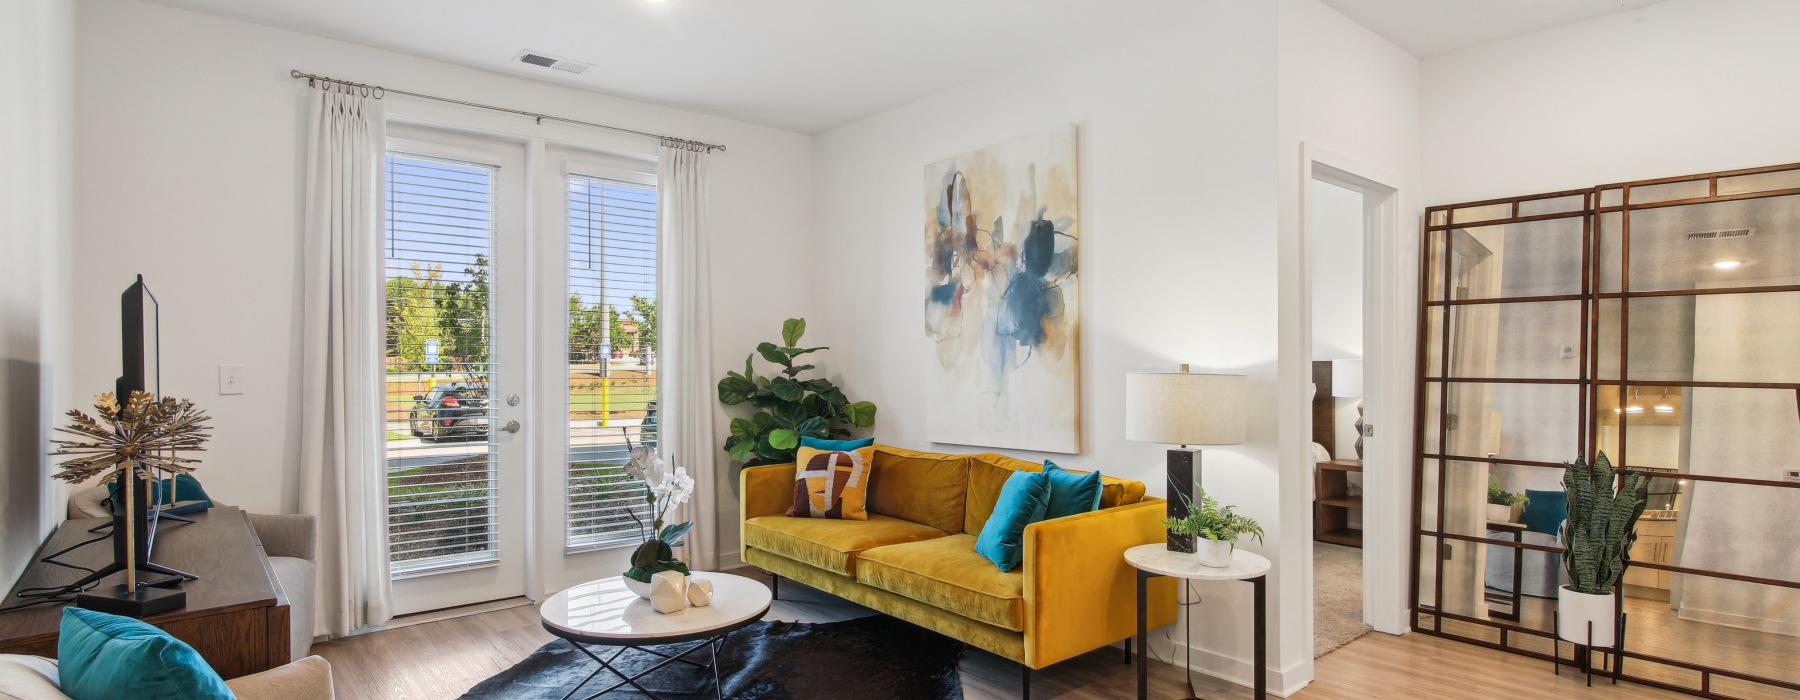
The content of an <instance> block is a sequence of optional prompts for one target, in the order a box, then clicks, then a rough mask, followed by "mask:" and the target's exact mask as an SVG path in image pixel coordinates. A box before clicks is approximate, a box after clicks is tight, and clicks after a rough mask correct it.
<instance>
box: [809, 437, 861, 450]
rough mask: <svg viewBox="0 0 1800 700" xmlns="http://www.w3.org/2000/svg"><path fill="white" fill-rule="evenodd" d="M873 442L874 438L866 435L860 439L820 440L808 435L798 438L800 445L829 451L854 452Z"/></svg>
mask: <svg viewBox="0 0 1800 700" xmlns="http://www.w3.org/2000/svg"><path fill="white" fill-rule="evenodd" d="M873 444H875V438H872V437H866V438H863V439H861V440H820V439H818V438H809V437H803V438H800V446H801V447H811V448H813V449H815V450H827V451H831V452H855V451H857V450H860V449H862V448H864V447H868V446H870V445H873Z"/></svg>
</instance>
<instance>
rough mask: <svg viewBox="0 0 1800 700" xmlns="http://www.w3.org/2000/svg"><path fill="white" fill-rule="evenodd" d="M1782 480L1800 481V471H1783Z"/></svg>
mask: <svg viewBox="0 0 1800 700" xmlns="http://www.w3.org/2000/svg"><path fill="white" fill-rule="evenodd" d="M1781 478H1782V479H1784V480H1786V481H1800V469H1783V470H1781Z"/></svg>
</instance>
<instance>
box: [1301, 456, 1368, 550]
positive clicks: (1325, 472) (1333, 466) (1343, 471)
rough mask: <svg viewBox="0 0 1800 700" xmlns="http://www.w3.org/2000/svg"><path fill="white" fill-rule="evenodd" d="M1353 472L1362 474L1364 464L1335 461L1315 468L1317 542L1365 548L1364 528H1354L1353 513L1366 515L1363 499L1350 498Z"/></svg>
mask: <svg viewBox="0 0 1800 700" xmlns="http://www.w3.org/2000/svg"><path fill="white" fill-rule="evenodd" d="M1351 472H1356V473H1359V474H1360V473H1362V462H1361V461H1358V460H1353V459H1334V460H1331V461H1329V462H1319V463H1318V464H1316V465H1314V466H1313V479H1314V483H1313V488H1314V489H1315V490H1314V492H1313V539H1315V540H1318V541H1320V542H1330V543H1332V544H1341V545H1348V546H1351V547H1361V546H1362V541H1363V538H1362V528H1356V527H1351V526H1350V513H1351V512H1352V511H1354V512H1356V513H1358V514H1359V517H1360V514H1361V513H1362V496H1360V495H1359V496H1352V495H1350V473H1351ZM1357 522H1358V523H1361V520H1358V521H1357Z"/></svg>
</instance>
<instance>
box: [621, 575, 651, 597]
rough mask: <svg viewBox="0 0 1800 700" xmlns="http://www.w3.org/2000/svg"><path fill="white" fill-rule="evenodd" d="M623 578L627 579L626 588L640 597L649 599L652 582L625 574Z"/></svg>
mask: <svg viewBox="0 0 1800 700" xmlns="http://www.w3.org/2000/svg"><path fill="white" fill-rule="evenodd" d="M621 578H623V579H624V580H625V590H628V591H631V592H632V593H636V594H638V597H639V598H645V599H648V598H649V597H650V584H648V583H645V582H643V581H639V580H637V579H634V578H632V577H630V576H623V577H621Z"/></svg>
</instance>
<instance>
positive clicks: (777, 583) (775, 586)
mask: <svg viewBox="0 0 1800 700" xmlns="http://www.w3.org/2000/svg"><path fill="white" fill-rule="evenodd" d="M769 597H770V598H774V599H776V600H780V599H781V574H769Z"/></svg>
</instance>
